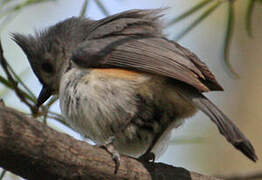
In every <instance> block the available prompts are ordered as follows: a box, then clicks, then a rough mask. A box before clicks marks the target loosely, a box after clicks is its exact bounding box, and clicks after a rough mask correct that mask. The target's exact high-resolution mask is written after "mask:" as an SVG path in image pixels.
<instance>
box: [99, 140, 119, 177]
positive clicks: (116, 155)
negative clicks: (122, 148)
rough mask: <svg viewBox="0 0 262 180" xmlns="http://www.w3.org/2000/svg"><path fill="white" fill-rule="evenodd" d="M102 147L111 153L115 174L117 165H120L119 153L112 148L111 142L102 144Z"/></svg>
mask: <svg viewBox="0 0 262 180" xmlns="http://www.w3.org/2000/svg"><path fill="white" fill-rule="evenodd" d="M102 147H103V148H104V149H106V150H107V151H108V152H109V153H110V154H111V155H112V159H113V160H114V162H115V171H114V173H115V174H116V173H117V171H118V169H119V166H120V154H119V152H118V151H117V150H116V149H115V148H114V146H113V144H111V143H109V144H106V145H103V146H102Z"/></svg>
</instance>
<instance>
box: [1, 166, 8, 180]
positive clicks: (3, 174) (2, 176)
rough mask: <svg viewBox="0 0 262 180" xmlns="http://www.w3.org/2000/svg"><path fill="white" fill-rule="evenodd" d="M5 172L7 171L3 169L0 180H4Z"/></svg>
mask: <svg viewBox="0 0 262 180" xmlns="http://www.w3.org/2000/svg"><path fill="white" fill-rule="evenodd" d="M6 172H7V171H6V170H5V169H4V170H3V171H2V172H1V175H0V180H2V179H4V177H5V174H6Z"/></svg>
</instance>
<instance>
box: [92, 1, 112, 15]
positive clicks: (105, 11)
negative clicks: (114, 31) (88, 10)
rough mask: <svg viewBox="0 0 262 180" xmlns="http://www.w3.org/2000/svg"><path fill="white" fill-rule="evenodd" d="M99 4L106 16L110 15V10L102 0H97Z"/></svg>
mask: <svg viewBox="0 0 262 180" xmlns="http://www.w3.org/2000/svg"><path fill="white" fill-rule="evenodd" d="M95 2H96V4H97V6H98V7H99V8H100V10H101V11H102V13H103V14H104V15H105V16H109V12H108V10H107V9H106V7H105V6H104V4H103V3H102V2H101V1H100V0H95Z"/></svg>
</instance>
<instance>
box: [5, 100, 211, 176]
mask: <svg viewBox="0 0 262 180" xmlns="http://www.w3.org/2000/svg"><path fill="white" fill-rule="evenodd" d="M120 163H121V165H120V168H119V171H118V173H117V174H116V175H115V174H114V162H113V161H112V158H111V155H110V154H109V153H107V152H106V151H105V150H103V149H101V148H98V147H94V146H91V145H88V144H87V143H85V142H82V141H78V140H75V139H74V138H72V137H70V136H68V135H66V134H63V133H59V132H57V131H55V130H53V129H51V128H49V127H47V126H46V125H44V124H43V123H40V122H39V121H37V120H34V119H31V118H29V117H26V116H25V115H24V114H23V113H20V112H18V111H16V110H14V109H11V108H7V107H5V106H4V105H3V104H1V103H0V166H1V167H3V168H5V169H6V170H8V171H11V172H13V173H15V174H17V175H19V176H21V177H24V178H26V179H29V180H31V179H38V180H42V179H50V180H52V179H68V180H71V179H78V180H79V179H181V180H183V179H193V180H197V179H202V180H215V179H216V178H214V177H209V176H205V175H201V174H198V173H195V172H189V171H188V170H186V169H184V168H177V167H172V166H169V165H165V164H162V163H148V164H146V165H143V164H142V163H140V162H138V161H137V160H135V159H133V158H129V157H126V156H122V157H121V162H120Z"/></svg>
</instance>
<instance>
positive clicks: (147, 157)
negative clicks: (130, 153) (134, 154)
mask: <svg viewBox="0 0 262 180" xmlns="http://www.w3.org/2000/svg"><path fill="white" fill-rule="evenodd" d="M155 158H156V156H155V154H154V153H153V152H148V153H145V154H143V155H142V156H140V157H139V158H138V160H139V161H141V162H145V163H149V162H152V163H154V162H155Z"/></svg>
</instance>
